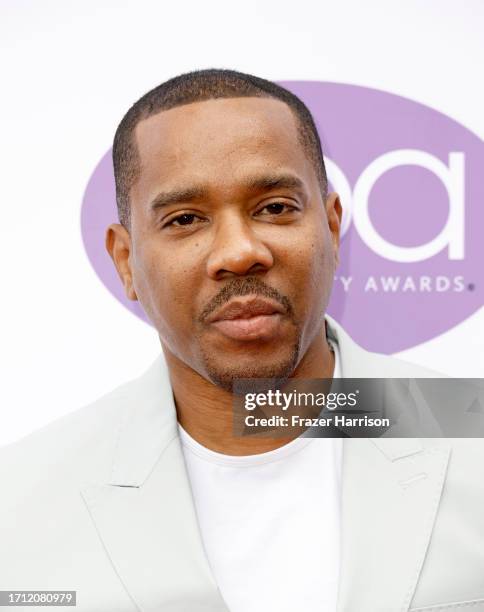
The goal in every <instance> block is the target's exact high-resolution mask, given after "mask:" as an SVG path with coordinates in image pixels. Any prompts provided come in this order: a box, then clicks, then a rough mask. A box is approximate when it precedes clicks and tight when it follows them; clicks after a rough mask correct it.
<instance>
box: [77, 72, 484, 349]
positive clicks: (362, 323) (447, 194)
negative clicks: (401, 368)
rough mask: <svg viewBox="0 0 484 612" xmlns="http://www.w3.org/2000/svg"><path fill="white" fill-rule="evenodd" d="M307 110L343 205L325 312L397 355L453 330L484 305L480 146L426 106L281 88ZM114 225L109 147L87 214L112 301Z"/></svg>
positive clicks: (327, 86)
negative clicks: (109, 248)
mask: <svg viewBox="0 0 484 612" xmlns="http://www.w3.org/2000/svg"><path fill="white" fill-rule="evenodd" d="M282 85H284V86H285V87H287V88H288V89H290V90H291V91H293V92H294V93H295V94H296V95H298V96H299V97H300V98H301V99H302V100H303V101H304V102H305V103H306V104H307V106H308V107H309V109H310V110H311V112H312V113H313V116H314V118H315V120H316V124H317V126H318V130H319V133H320V136H321V140H322V144H323V150H324V152H325V158H326V160H327V171H328V178H329V182H330V186H331V188H332V189H334V190H335V191H337V192H338V193H339V194H340V196H341V200H342V203H343V208H344V209H345V216H344V220H343V236H342V240H341V257H340V259H341V263H340V266H339V269H338V270H337V272H336V278H335V283H334V287H333V293H332V297H331V302H330V306H329V309H328V311H329V313H330V314H331V315H332V316H333V317H334V318H335V319H336V320H338V321H339V322H340V323H341V324H342V325H343V327H344V328H345V329H346V330H347V331H348V333H349V334H350V335H351V336H352V337H353V338H354V339H355V340H356V341H357V342H358V343H359V344H361V345H362V346H363V347H365V348H367V349H368V350H372V351H378V352H381V353H394V352H397V351H401V350H404V349H407V348H410V347H412V346H415V345H417V344H420V343H422V342H424V341H426V340H430V339H431V338H434V337H435V336H437V335H439V334H441V333H443V332H445V331H447V330H449V329H451V328H452V327H454V326H455V325H457V324H459V323H460V322H462V321H463V320H465V319H466V318H467V317H469V316H470V315H471V314H473V313H474V312H475V311H476V310H477V309H478V308H480V306H482V304H483V302H484V299H483V298H484V288H483V282H482V273H481V268H482V265H481V261H482V260H483V255H484V248H483V247H482V242H481V237H480V232H481V231H482V228H484V186H483V181H482V179H481V176H482V168H483V167H484V143H483V142H482V141H481V140H480V139H479V138H478V137H477V136H476V135H475V134H473V133H472V132H470V131H469V130H468V129H466V128H464V127H463V126H462V125H460V124H459V123H457V122H456V121H454V120H452V119H450V118H449V117H447V116H445V115H444V114H442V113H440V112H438V111H435V110H433V109H431V108H429V107H427V106H424V105H422V104H419V103H417V102H414V101H412V100H409V99H406V98H402V97H400V96H396V95H393V94H390V93H386V92H382V91H378V90H375V89H369V88H366V87H359V86H355V85H342V84H337V83H322V82H317V81H314V82H308V81H288V82H284V83H282ZM116 221H117V213H116V201H115V190H114V177H113V169H112V162H111V151H108V152H107V153H106V154H105V155H104V156H103V158H102V159H101V160H100V162H99V163H98V165H97V166H96V168H95V169H94V171H93V173H92V175H91V177H90V180H89V182H88V185H87V188H86V191H85V194H84V198H83V203H82V212H81V230H82V237H83V240H84V246H85V249H86V252H87V255H88V258H89V260H90V262H91V265H92V267H93V268H94V270H95V272H96V274H97V275H98V277H99V278H100V280H101V281H102V283H103V284H104V285H105V286H106V287H107V289H108V290H109V291H110V292H111V294H112V295H113V296H114V297H115V298H116V299H117V300H119V301H120V302H121V303H122V304H124V305H125V306H126V307H127V308H128V309H129V310H130V311H131V312H133V313H134V314H135V315H137V316H139V317H140V318H142V319H143V320H145V321H146V322H149V321H148V319H147V317H146V315H145V313H144V312H143V309H142V307H141V306H140V304H139V303H138V302H131V301H129V300H128V299H127V298H126V297H125V295H124V291H123V288H122V286H121V283H120V281H119V278H118V276H117V273H116V271H115V269H114V266H113V264H112V262H111V259H110V258H109V256H108V254H107V253H106V250H105V247H104V234H105V230H106V227H107V225H109V224H110V223H112V222H116Z"/></svg>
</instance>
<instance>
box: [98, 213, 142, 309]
mask: <svg viewBox="0 0 484 612" xmlns="http://www.w3.org/2000/svg"><path fill="white" fill-rule="evenodd" d="M106 249H107V251H108V253H109V255H110V256H111V259H112V260H113V262H114V265H115V266H116V270H117V271H118V274H119V278H120V279H121V282H122V283H123V286H124V291H125V293H126V296H127V298H128V299H129V300H137V299H138V296H137V295H136V292H135V290H134V287H133V275H132V271H131V259H130V255H131V237H130V235H129V233H128V231H127V229H126V228H125V227H124V226H123V225H120V224H119V223H112V224H111V225H110V226H109V227H108V229H107V230H106Z"/></svg>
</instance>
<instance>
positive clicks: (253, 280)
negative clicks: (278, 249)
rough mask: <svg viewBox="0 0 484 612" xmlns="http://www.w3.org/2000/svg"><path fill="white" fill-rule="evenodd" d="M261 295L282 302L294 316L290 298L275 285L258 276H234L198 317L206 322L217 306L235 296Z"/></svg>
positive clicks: (199, 320) (285, 308) (287, 312)
mask: <svg viewBox="0 0 484 612" xmlns="http://www.w3.org/2000/svg"><path fill="white" fill-rule="evenodd" d="M253 294H255V295H261V296H263V297H266V298H269V299H271V300H274V301H275V302H278V303H279V304H281V306H282V307H283V308H284V310H285V312H286V314H288V315H289V316H291V317H292V318H294V309H293V307H292V305H291V302H290V300H289V298H288V297H287V296H285V295H283V294H282V293H280V292H279V291H277V289H274V287H271V286H270V285H267V284H266V283H265V282H264V281H262V280H261V279H260V278H258V277H257V276H247V277H245V278H234V279H232V280H231V281H229V282H228V283H227V284H226V285H224V286H223V287H222V289H221V290H220V291H219V292H218V293H217V294H216V295H214V296H213V298H212V299H211V300H210V301H209V302H208V304H207V305H206V306H205V308H204V309H203V310H202V313H201V315H200V316H199V318H198V322H199V323H204V322H205V319H206V318H207V317H208V316H209V315H210V314H212V312H214V311H215V310H217V308H220V307H221V306H222V305H223V304H225V303H227V302H228V301H230V300H231V299H232V298H233V297H235V296H242V295H253Z"/></svg>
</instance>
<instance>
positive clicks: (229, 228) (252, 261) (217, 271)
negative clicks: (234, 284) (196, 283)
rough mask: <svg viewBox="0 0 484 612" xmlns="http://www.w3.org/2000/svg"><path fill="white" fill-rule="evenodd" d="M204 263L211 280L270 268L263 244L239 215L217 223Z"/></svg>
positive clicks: (272, 263) (272, 261)
mask: <svg viewBox="0 0 484 612" xmlns="http://www.w3.org/2000/svg"><path fill="white" fill-rule="evenodd" d="M214 232H215V234H214V241H213V244H212V249H211V252H210V255H209V257H208V260H207V274H208V276H209V277H210V278H211V279H213V280H222V279H224V278H230V277H231V276H243V275H245V274H254V273H256V272H261V271H267V270H269V269H270V268H271V267H272V266H273V265H274V258H273V255H272V253H271V251H270V249H269V248H268V246H267V245H265V244H264V242H263V241H262V240H261V238H260V237H259V236H257V234H256V233H255V231H254V228H252V227H251V226H250V222H248V221H246V220H245V219H243V218H241V217H240V216H239V215H235V214H234V215H231V216H230V218H226V219H224V220H223V221H222V220H221V221H220V222H219V223H218V225H217V227H216V228H215V230H214Z"/></svg>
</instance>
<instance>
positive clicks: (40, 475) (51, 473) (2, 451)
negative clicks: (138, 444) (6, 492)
mask: <svg viewBox="0 0 484 612" xmlns="http://www.w3.org/2000/svg"><path fill="white" fill-rule="evenodd" d="M152 367H153V366H152ZM150 369H151V368H150ZM148 372H149V370H148ZM148 372H147V373H145V374H144V375H143V376H141V377H139V378H136V379H133V380H131V381H129V382H127V383H125V384H123V385H120V386H119V387H116V388H115V389H113V390H112V391H110V392H109V393H107V394H106V395H104V396H103V397H101V398H99V399H97V400H96V401H94V402H92V403H90V404H88V405H86V406H83V407H82V408H79V409H78V410H75V411H73V412H71V413H69V414H67V415H65V416H63V417H61V418H59V419H56V420H55V421H53V422H52V423H49V424H48V425H46V426H45V427H42V428H41V429H39V430H37V431H35V432H33V433H31V434H29V435H27V436H25V437H24V438H22V439H21V440H19V441H18V442H15V443H13V444H8V445H6V446H4V447H2V448H0V484H1V486H2V487H12V488H13V489H24V490H26V489H27V488H28V487H29V486H31V485H32V483H35V482H39V483H42V482H45V481H46V480H49V482H51V483H52V482H53V481H56V480H62V479H64V478H65V479H67V478H69V480H71V481H79V482H82V481H84V480H89V479H90V478H93V477H95V478H99V477H103V476H104V474H103V473H102V472H105V476H106V478H107V477H108V473H109V470H110V458H111V457H112V454H113V451H114V448H115V446H116V443H117V438H118V435H119V431H120V428H121V427H122V424H123V420H124V419H125V416H126V412H127V411H128V410H129V409H130V408H131V407H132V406H133V404H134V403H135V402H136V400H139V399H141V397H142V392H143V389H144V388H145V386H146V379H147V374H148ZM100 472H101V473H100Z"/></svg>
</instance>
